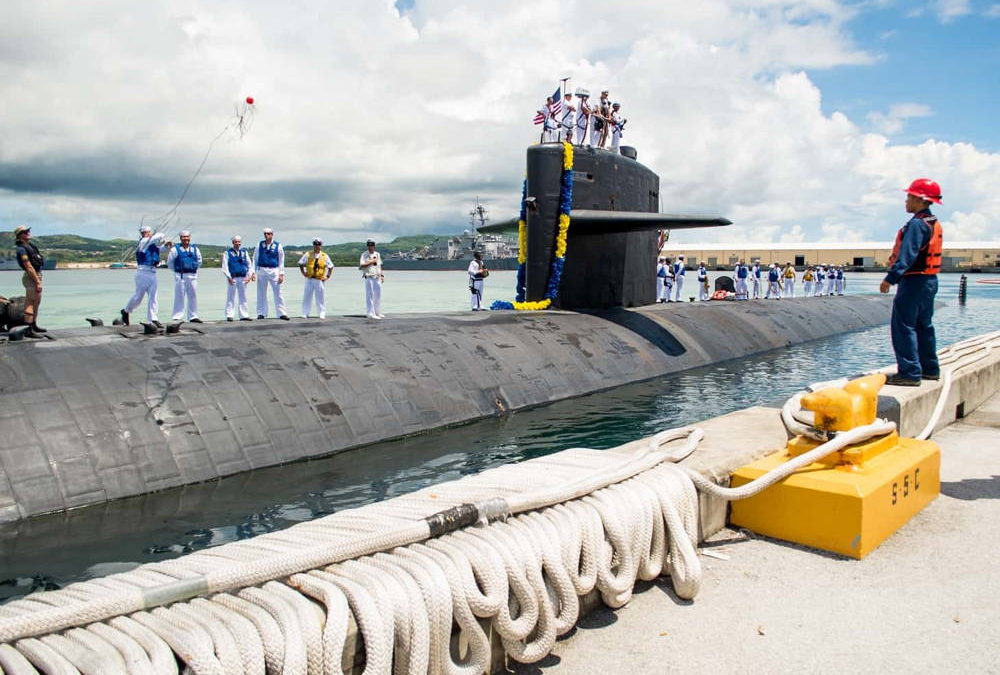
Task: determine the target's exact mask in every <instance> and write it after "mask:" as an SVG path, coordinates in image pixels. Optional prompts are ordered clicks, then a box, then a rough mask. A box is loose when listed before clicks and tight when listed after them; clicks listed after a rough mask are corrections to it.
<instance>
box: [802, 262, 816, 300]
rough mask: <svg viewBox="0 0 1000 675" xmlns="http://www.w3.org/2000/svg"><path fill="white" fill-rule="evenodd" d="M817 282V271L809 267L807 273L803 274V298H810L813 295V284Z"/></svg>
mask: <svg viewBox="0 0 1000 675" xmlns="http://www.w3.org/2000/svg"><path fill="white" fill-rule="evenodd" d="M815 281H816V270H815V269H814V268H812V267H807V268H806V271H805V272H803V273H802V297H805V298H808V297H809V296H810V295H812V294H813V283H815Z"/></svg>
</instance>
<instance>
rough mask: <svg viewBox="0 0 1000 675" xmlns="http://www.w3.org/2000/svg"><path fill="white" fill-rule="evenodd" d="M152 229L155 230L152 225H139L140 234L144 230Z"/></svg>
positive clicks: (149, 230) (150, 230)
mask: <svg viewBox="0 0 1000 675" xmlns="http://www.w3.org/2000/svg"><path fill="white" fill-rule="evenodd" d="M152 231H153V228H152V227H150V226H149V225H140V226H139V233H140V234H141V233H143V232H152Z"/></svg>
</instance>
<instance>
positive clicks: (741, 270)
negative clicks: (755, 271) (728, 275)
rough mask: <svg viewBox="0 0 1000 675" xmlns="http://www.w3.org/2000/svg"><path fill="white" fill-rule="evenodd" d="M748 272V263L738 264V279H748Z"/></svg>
mask: <svg viewBox="0 0 1000 675" xmlns="http://www.w3.org/2000/svg"><path fill="white" fill-rule="evenodd" d="M748 273H749V270H748V269H747V266H746V265H737V266H736V278H737V279H746V278H747V274H748Z"/></svg>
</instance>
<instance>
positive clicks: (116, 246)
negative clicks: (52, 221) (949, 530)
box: [0, 232, 449, 267]
mask: <svg viewBox="0 0 1000 675" xmlns="http://www.w3.org/2000/svg"><path fill="white" fill-rule="evenodd" d="M445 236H449V235H438V234H418V235H412V236H408V237H396V238H395V239H393V240H392V241H390V242H385V243H379V248H380V249H381V250H382V251H383V252H384V253H386V254H388V253H390V252H392V251H409V250H411V249H414V248H421V247H424V246H428V245H430V244H431V243H433V242H434V241H435V240H436V239H440V238H441V237H445ZM32 241H34V242H35V244H36V245H37V246H38V248H39V249H41V251H42V253H43V255H45V256H46V257H50V258H56V259H57V260H59V262H63V263H67V262H90V263H113V262H120V261H122V260H127V259H128V258H130V257H131V256H130V253H131V251H132V247H133V246H135V241H133V240H131V239H91V238H90V237H81V236H79V235H76V234H43V235H38V236H35V237H32ZM195 243H196V244H198V242H195ZM247 243H248V244H249V245H253V244H254V243H255V242H247ZM14 246H15V243H14V233H13V232H0V259H4V258H13V257H14ZM198 247H199V248H200V249H201V255H202V257H203V258H204V260H205V265H206V266H207V267H217V266H218V265H219V260H220V259H221V257H222V252H223V251H225V250H226V248H227V247H225V246H213V245H210V244H198ZM311 248H312V246H311V245H310V244H309V243H306V244H285V257H286V258H287V260H286V262H287V264H289V265H292V264H294V263H295V262H296V260H293V259H292V258H293V257H295V258H297V257H298V256H301V255H302V253H303V252H304V251H308V250H309V249H311ZM323 250H324V251H326V252H327V254H328V255H329V256H330V257H331V258H332V259H333V262H334V264H337V265H354V264H357V261H358V258H359V257H360V256H361V253H362V251H364V250H365V242H363V241H352V242H346V243H343V244H331V245H329V246H324V247H323Z"/></svg>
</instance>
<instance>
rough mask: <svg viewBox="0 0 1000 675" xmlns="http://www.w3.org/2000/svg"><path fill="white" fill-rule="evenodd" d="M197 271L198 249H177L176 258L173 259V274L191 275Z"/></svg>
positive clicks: (179, 247)
mask: <svg viewBox="0 0 1000 675" xmlns="http://www.w3.org/2000/svg"><path fill="white" fill-rule="evenodd" d="M197 271H198V247H197V246H193V245H192V246H190V247H189V248H188V249H187V250H186V251H185V250H184V247H182V246H178V247H177V257H176V258H174V272H180V273H181V274H193V273H195V272H197Z"/></svg>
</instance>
